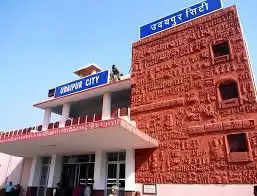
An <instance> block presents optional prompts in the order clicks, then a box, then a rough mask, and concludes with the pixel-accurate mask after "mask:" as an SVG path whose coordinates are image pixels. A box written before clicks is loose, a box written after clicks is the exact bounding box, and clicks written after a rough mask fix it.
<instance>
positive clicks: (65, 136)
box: [0, 118, 158, 157]
mask: <svg viewBox="0 0 257 196" xmlns="http://www.w3.org/2000/svg"><path fill="white" fill-rule="evenodd" d="M156 147H158V141H157V140H156V139H154V138H152V137H150V136H149V135H147V134H145V133H144V132H142V131H140V130H138V129H137V128H136V127H135V126H134V125H132V124H131V123H130V122H128V121H127V120H124V119H120V118H116V119H111V120H102V121H97V122H90V123H85V124H82V125H73V126H70V127H63V128H56V129H53V130H48V131H40V132H31V133H29V134H25V135H15V136H11V137H8V138H4V139H0V152H3V153H6V154H10V155H14V156H22V157H33V156H46V155H51V154H60V155H69V154H70V155H71V154H83V153H88V152H95V151H97V150H105V151H117V150H125V149H129V148H132V149H143V148H156Z"/></svg>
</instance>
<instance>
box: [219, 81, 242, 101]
mask: <svg viewBox="0 0 257 196" xmlns="http://www.w3.org/2000/svg"><path fill="white" fill-rule="evenodd" d="M219 90H220V95H221V99H222V100H229V99H233V98H238V90H237V83H236V82H235V81H229V82H228V81H227V82H224V83H222V84H220V86H219Z"/></svg>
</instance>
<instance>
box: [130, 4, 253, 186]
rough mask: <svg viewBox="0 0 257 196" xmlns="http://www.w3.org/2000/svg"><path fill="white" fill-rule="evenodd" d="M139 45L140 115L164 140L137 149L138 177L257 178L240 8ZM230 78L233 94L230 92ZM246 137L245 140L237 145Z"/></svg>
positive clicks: (136, 109)
mask: <svg viewBox="0 0 257 196" xmlns="http://www.w3.org/2000/svg"><path fill="white" fill-rule="evenodd" d="M223 43H226V46H227V48H226V47H225V49H224V47H223V46H221V45H222V44H223ZM222 47H223V49H222ZM217 48H218V49H217ZM220 49H221V50H220ZM132 50H133V51H132V53H133V54H132V55H133V57H132V76H131V79H132V95H131V115H132V119H133V120H135V121H136V123H137V127H138V128H139V129H140V130H142V131H145V132H146V133H147V134H149V135H150V136H152V137H153V138H156V139H158V141H159V143H160V145H159V148H157V149H150V150H149V149H144V150H136V182H137V183H157V184H165V183H178V184H181V183H182V184H183V183H186V184H212V183H214V184H216V183H221V184H226V183H227V184H248V183H249V184H250V183H252V184H253V183H257V175H256V174H257V165H256V164H257V132H256V117H257V104H256V95H255V87H254V84H253V78H252V73H251V68H250V64H249V61H248V55H247V51H246V47H245V42H244V40H243V35H242V31H241V28H240V23H239V18H238V14H237V11H236V8H235V7H229V8H226V9H222V10H219V11H216V12H215V13H212V14H209V15H206V16H203V17H201V18H198V19H196V20H193V21H192V22H189V23H185V24H183V25H180V26H177V27H174V28H172V29H169V30H166V31H163V32H161V33H158V34H155V35H152V36H150V37H147V38H145V39H142V40H140V41H138V42H136V43H134V44H133V49H132ZM217 51H218V52H217ZM219 51H221V53H222V55H220V54H219ZM226 52H228V54H225V53H226ZM223 53H224V54H223ZM227 85H232V86H233V85H234V88H233V90H232V91H233V92H232V94H234V95H233V96H234V97H233V98H229V99H228V98H226V96H227V95H224V94H223V90H224V89H227V88H228V86H227ZM222 89H223V90H222ZM228 91H229V90H226V92H228ZM234 91H236V92H234ZM229 96H230V95H229ZM232 134H235V135H236V138H234V137H233V136H235V135H232ZM240 134H241V135H240ZM230 135H232V137H230ZM231 138H232V139H233V140H232V139H231ZM238 138H239V139H241V140H244V142H243V143H245V146H244V147H242V146H241V149H239V150H238V148H236V150H235V149H233V145H234V143H235V142H237V140H238ZM235 139H236V140H235ZM235 145H236V144H235Z"/></svg>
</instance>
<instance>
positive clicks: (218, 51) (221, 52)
mask: <svg viewBox="0 0 257 196" xmlns="http://www.w3.org/2000/svg"><path fill="white" fill-rule="evenodd" d="M212 50H213V55H214V57H221V56H226V55H229V45H228V42H223V43H219V44H216V45H213V46H212Z"/></svg>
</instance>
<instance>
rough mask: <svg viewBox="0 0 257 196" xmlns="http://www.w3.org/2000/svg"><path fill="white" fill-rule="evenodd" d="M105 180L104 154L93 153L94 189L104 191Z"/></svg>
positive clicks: (99, 152) (100, 152)
mask: <svg viewBox="0 0 257 196" xmlns="http://www.w3.org/2000/svg"><path fill="white" fill-rule="evenodd" d="M105 180H106V154H105V153H104V152H102V151H97V152H96V153H95V167H94V189H95V190H104V189H105Z"/></svg>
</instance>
